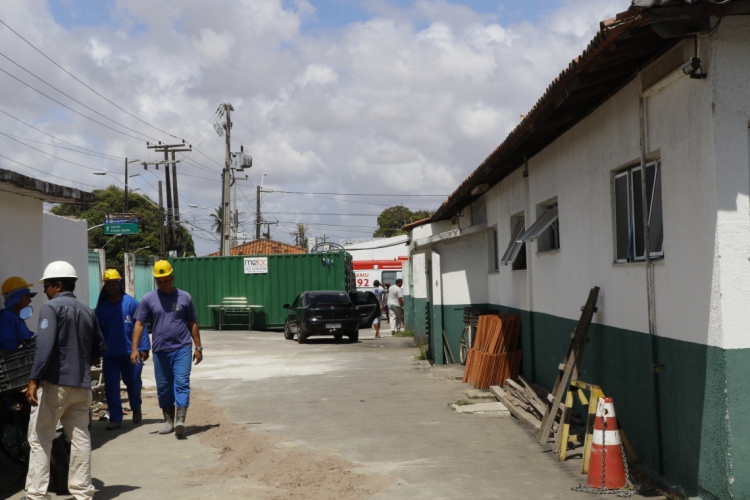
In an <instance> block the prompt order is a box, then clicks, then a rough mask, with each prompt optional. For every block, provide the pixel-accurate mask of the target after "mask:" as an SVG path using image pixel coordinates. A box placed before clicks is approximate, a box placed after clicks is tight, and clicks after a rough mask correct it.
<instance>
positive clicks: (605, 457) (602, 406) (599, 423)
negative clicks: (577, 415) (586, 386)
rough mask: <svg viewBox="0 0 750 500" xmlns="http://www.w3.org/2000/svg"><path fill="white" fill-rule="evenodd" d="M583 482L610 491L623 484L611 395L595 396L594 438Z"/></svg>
mask: <svg viewBox="0 0 750 500" xmlns="http://www.w3.org/2000/svg"><path fill="white" fill-rule="evenodd" d="M586 483H587V484H588V485H589V486H590V487H592V488H598V489H603V488H607V489H610V490H619V489H620V488H624V487H625V485H626V484H627V478H626V473H625V462H624V458H623V455H622V442H621V441H620V432H619V431H618V430H617V418H616V417H615V405H614V404H613V403H612V398H599V402H598V404H597V406H596V421H595V422H594V439H593V443H592V446H591V460H590V461H589V475H588V478H587V480H586Z"/></svg>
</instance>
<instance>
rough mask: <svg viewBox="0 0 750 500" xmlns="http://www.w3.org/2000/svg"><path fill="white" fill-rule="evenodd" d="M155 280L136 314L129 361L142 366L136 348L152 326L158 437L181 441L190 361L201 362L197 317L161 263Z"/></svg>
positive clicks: (166, 265) (189, 300)
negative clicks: (161, 422)
mask: <svg viewBox="0 0 750 500" xmlns="http://www.w3.org/2000/svg"><path fill="white" fill-rule="evenodd" d="M154 278H156V287H157V289H156V290H154V291H152V292H149V293H147V294H146V295H144V296H143V299H142V300H141V305H140V306H139V307H138V311H137V312H136V313H135V319H136V323H135V328H134V329H133V343H132V346H133V347H132V353H131V355H130V361H131V362H132V363H133V364H134V365H135V364H137V363H140V362H141V356H140V353H139V352H138V350H137V349H136V346H137V345H138V343H139V342H140V340H141V335H142V334H143V329H144V327H145V324H146V322H151V327H152V330H153V331H152V332H151V342H152V344H153V347H152V348H153V351H154V374H155V375H156V391H157V396H158V398H159V407H160V408H161V409H162V412H163V413H164V420H165V421H166V422H165V424H164V427H163V428H162V429H161V430H160V431H159V434H170V433H172V432H174V433H175V435H176V436H177V437H178V438H181V437H183V436H185V415H186V414H187V409H188V406H189V404H190V370H191V359H192V360H194V361H195V364H196V365H197V364H198V363H200V362H201V361H202V360H203V347H201V336H200V332H199V331H198V323H197V320H198V315H197V314H196V312H195V306H194V305H193V299H192V298H191V297H190V294H189V293H187V292H185V291H184V290H178V289H177V288H175V287H174V274H173V270H172V266H171V265H170V264H169V262H167V261H166V260H160V261H158V262H157V263H156V264H154ZM193 344H195V351H193Z"/></svg>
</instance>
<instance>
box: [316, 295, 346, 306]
mask: <svg viewBox="0 0 750 500" xmlns="http://www.w3.org/2000/svg"><path fill="white" fill-rule="evenodd" d="M307 299H308V301H309V304H310V305H311V306H314V305H318V304H351V303H352V299H350V298H349V295H348V294H347V293H346V292H314V293H309V294H307Z"/></svg>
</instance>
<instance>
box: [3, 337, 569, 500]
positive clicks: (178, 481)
mask: <svg viewBox="0 0 750 500" xmlns="http://www.w3.org/2000/svg"><path fill="white" fill-rule="evenodd" d="M203 340H204V346H205V351H204V355H205V361H204V362H203V363H202V364H201V365H199V366H198V367H196V368H195V369H194V370H193V385H194V386H195V387H197V388H199V389H202V391H201V392H199V393H198V394H202V395H203V397H208V398H210V399H211V400H213V401H214V402H215V403H218V404H219V405H222V406H224V407H225V408H226V412H227V416H226V420H228V421H229V422H232V421H233V422H236V423H238V424H243V425H245V427H244V429H251V430H246V431H244V432H250V433H256V434H264V435H266V436H270V437H272V438H274V439H278V440H279V442H280V443H281V444H280V445H276V446H275V449H280V448H279V446H281V447H284V446H287V447H292V448H295V449H299V450H310V451H312V452H314V453H317V454H319V455H320V456H321V457H323V456H330V455H331V454H334V455H337V456H339V457H341V458H343V459H345V460H348V461H350V462H354V463H355V464H356V465H357V468H356V471H357V472H362V473H365V474H369V475H373V476H378V477H380V478H384V479H385V481H384V482H386V483H387V484H388V486H386V487H384V488H383V489H382V490H380V492H379V493H377V494H376V495H375V498H389V499H419V498H425V499H427V498H429V499H465V498H472V499H489V498H502V499H510V498H512V499H526V498H528V499H578V500H580V499H581V498H582V495H583V494H581V493H574V492H572V491H571V490H570V488H571V487H572V486H574V485H576V484H577V483H578V482H579V481H582V480H584V477H583V476H581V475H580V474H578V473H577V470H578V468H579V467H580V462H579V461H578V460H576V459H573V460H570V461H568V462H566V463H560V462H558V461H557V459H556V457H555V456H554V455H553V454H552V453H551V452H549V451H548V449H545V448H543V447H541V446H540V445H538V444H537V443H536V442H535V441H534V439H533V437H532V436H531V434H530V433H529V432H528V431H526V430H525V429H524V428H523V427H522V426H521V425H520V424H518V422H516V421H515V420H514V419H513V418H498V417H490V416H482V415H465V414H457V413H456V412H454V411H452V410H451V409H450V408H449V406H448V404H449V403H452V402H455V401H457V400H459V399H465V398H466V394H465V391H466V389H467V386H466V385H464V384H462V383H461V382H460V381H458V380H456V375H458V374H460V371H459V370H457V369H456V368H455V367H453V368H450V367H449V368H431V367H430V366H429V364H427V363H426V362H418V361H415V360H414V355H415V353H416V349H415V348H414V346H413V343H412V341H411V339H408V338H392V337H389V338H384V339H374V338H373V333H372V331H363V332H362V334H361V337H360V342H358V343H356V344H348V343H347V342H346V341H344V342H342V343H340V344H337V343H335V342H334V341H333V340H328V339H311V341H310V343H309V344H303V345H300V344H297V343H296V342H291V341H287V340H284V339H283V336H282V335H281V334H280V333H264V332H252V333H249V332H204V334H203ZM150 370H152V368H150V367H147V369H146V372H145V373H147V374H149V375H150V373H151V372H150ZM150 376H152V375H150ZM148 401H149V405H150V407H149V411H148V414H147V415H146V417H145V422H144V425H142V426H139V427H135V428H134V427H132V424H129V422H126V425H124V426H123V429H122V430H121V431H118V432H115V433H106V432H104V431H103V427H104V425H105V423H104V422H95V426H94V429H93V431H92V434H93V436H94V440H95V444H96V449H95V450H94V453H93V460H94V466H93V472H94V477H96V478H97V486H98V487H99V488H100V490H102V491H101V493H98V494H97V497H96V498H98V499H105V498H118V499H120V498H121V499H131V498H181V499H188V498H228V496H226V495H225V494H226V493H227V491H226V490H227V489H228V488H230V487H232V488H234V487H239V488H240V489H239V491H238V490H235V493H234V494H232V495H229V497H231V498H261V497H262V498H266V495H272V494H273V491H271V492H270V493H268V491H269V490H268V489H264V490H257V491H252V490H248V489H247V486H246V485H247V484H249V483H246V482H245V483H243V482H242V481H244V480H242V479H241V478H240V479H233V480H231V481H230V480H227V481H226V482H224V483H222V484H223V486H224V487H223V488H222V487H219V488H217V487H216V486H217V485H216V484H214V485H213V486H210V485H207V484H204V483H205V481H203V480H199V479H196V480H194V481H192V482H191V481H189V480H186V474H185V471H191V470H196V471H198V472H200V469H206V468H210V467H213V466H215V465H217V464H218V463H219V462H220V460H221V458H220V457H221V452H218V451H217V447H218V446H217V443H215V442H213V443H212V442H210V441H209V437H208V436H210V435H211V432H212V431H210V430H209V431H208V432H206V430H207V429H209V428H210V427H211V426H210V425H204V426H202V427H196V428H195V429H192V430H191V429H190V428H189V430H191V432H193V434H192V436H190V439H188V440H187V441H186V442H180V441H177V440H175V439H173V438H168V437H166V438H165V437H162V436H155V435H154V434H153V433H154V432H155V431H156V429H158V427H159V426H160V424H159V423H158V420H157V417H159V415H158V413H159V412H158V410H157V409H155V407H154V400H153V394H151V395H150V398H149V400H148ZM197 412H198V410H197V408H196V410H195V413H197ZM209 415H210V412H209ZM249 422H253V423H254V424H255V423H257V422H261V424H259V425H251V426H248V425H246V424H248V423H249ZM188 423H190V413H189V414H188ZM224 427H226V426H224ZM155 443H157V444H158V446H154V444H155ZM248 453H250V451H248ZM175 458H179V460H174V459H175ZM18 472H19V470H18V469H17V468H11V467H8V464H7V461H3V460H2V459H0V483H2V485H0V486H2V487H0V498H13V499H18V498H20V497H21V496H22V491H21V489H20V485H15V486H10V481H11V480H12V476H17V475H18ZM291 472H293V471H290V473H291ZM243 477H244V476H243ZM186 483H187V484H186ZM274 484H279V482H278V481H276V483H274ZM243 485H245V486H243ZM295 486H296V485H295ZM242 488H245V489H242ZM271 488H273V486H272V487H271ZM302 489H304V488H302ZM295 494H296V495H297V496H295V497H294V498H308V497H305V496H304V494H300V492H299V491H297V492H296V493H295ZM54 498H69V497H54ZM269 498H271V496H269ZM273 498H286V497H284V496H274V497H273ZM342 498H346V497H345V496H344V497H342Z"/></svg>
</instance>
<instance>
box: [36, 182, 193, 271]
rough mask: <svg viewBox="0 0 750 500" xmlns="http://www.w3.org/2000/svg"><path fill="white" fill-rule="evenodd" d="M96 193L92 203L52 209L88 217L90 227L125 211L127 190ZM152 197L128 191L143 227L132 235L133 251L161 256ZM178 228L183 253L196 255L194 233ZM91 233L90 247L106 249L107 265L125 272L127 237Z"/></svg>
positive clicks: (111, 188) (132, 209) (100, 231)
mask: <svg viewBox="0 0 750 500" xmlns="http://www.w3.org/2000/svg"><path fill="white" fill-rule="evenodd" d="M93 193H94V197H95V200H94V203H92V204H91V205H77V204H72V203H62V204H60V205H57V206H55V207H53V208H52V210H50V211H51V212H52V213H53V214H55V215H60V216H63V217H77V218H79V219H86V221H87V222H88V226H89V227H90V228H91V227H94V226H98V225H99V224H104V216H105V215H106V214H110V213H123V212H125V192H124V191H123V190H122V189H120V188H118V187H117V186H109V187H108V188H106V189H95V190H94V191H93ZM149 200H150V198H147V197H145V196H142V195H139V194H135V193H133V192H130V193H129V194H128V212H129V213H135V214H138V219H139V226H140V232H139V233H138V234H133V235H130V251H131V252H135V253H136V255H137V256H140V257H146V256H148V255H158V253H159V247H160V244H159V208H158V207H156V206H154V205H152V202H150V201H149ZM177 230H178V231H179V232H180V234H181V236H182V242H183V250H182V254H181V255H185V256H194V255H195V244H194V243H193V237H192V236H191V235H190V232H189V231H188V230H187V229H185V228H184V227H183V226H178V229H177ZM88 234H89V248H104V249H105V251H106V254H107V268H114V269H117V270H118V271H119V272H120V274H122V273H123V271H124V260H125V257H124V255H123V254H124V245H125V236H108V235H107V236H105V234H104V227H97V228H95V229H91V230H90V231H89V233H88ZM143 247H149V248H145V249H144V248H143ZM139 249H141V250H139Z"/></svg>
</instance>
